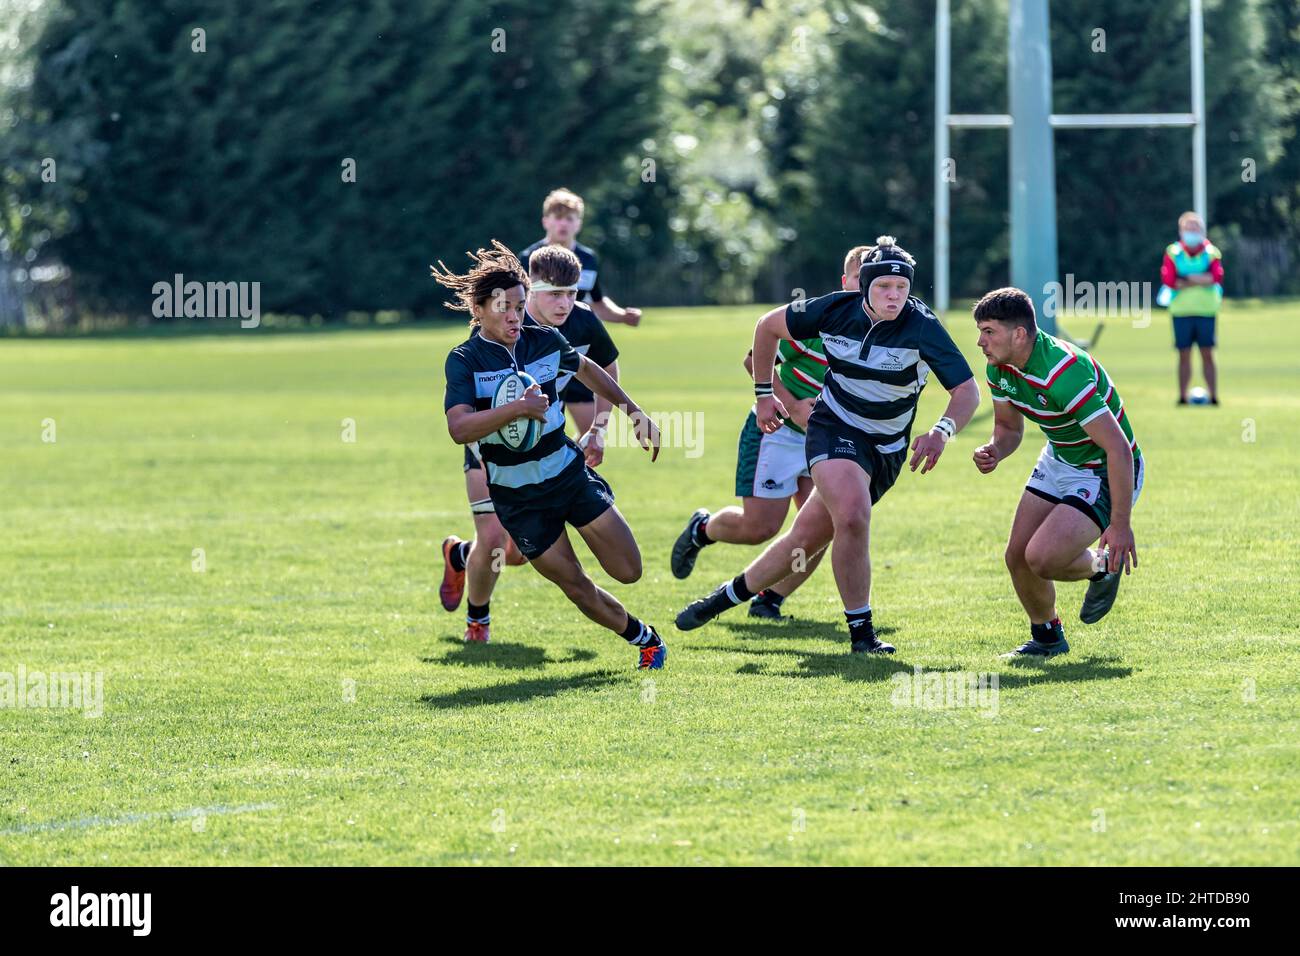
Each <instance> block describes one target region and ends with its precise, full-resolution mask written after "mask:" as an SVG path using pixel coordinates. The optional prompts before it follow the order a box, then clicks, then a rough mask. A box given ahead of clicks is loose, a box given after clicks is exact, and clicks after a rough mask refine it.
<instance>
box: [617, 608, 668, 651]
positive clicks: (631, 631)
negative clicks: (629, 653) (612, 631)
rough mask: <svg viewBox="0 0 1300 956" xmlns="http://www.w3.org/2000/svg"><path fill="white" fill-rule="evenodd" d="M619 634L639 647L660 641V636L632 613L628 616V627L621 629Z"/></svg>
mask: <svg viewBox="0 0 1300 956" xmlns="http://www.w3.org/2000/svg"><path fill="white" fill-rule="evenodd" d="M618 633H619V636H620V637H621V638H623V640H625V641H627V642H628V643H629V644H635V645H636V646H637V647H645V646H647V645H650V644H657V643H659V638H658V637H657V636H656V635H655V632H654V631H652V630H651V629H650V628H648V627H646V626H645V624H644V623H642V622H641V621H638V620H637V619H636V618H634V617H633V616H632V615H631V614H629V615H628V616H627V627H625V628H623V630H621V631H619V632H618Z"/></svg>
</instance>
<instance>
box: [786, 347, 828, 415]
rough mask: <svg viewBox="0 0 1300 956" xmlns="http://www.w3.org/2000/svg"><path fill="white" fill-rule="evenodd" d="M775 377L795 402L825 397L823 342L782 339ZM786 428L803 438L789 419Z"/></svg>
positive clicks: (824, 354) (824, 353)
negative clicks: (777, 377)
mask: <svg viewBox="0 0 1300 956" xmlns="http://www.w3.org/2000/svg"><path fill="white" fill-rule="evenodd" d="M776 358H777V366H776V374H777V375H778V376H779V377H780V379H781V384H782V385H784V386H785V387H786V389H787V390H789V392H790V394H791V395H793V396H794V397H795V398H816V397H817V396H818V395H820V394H821V393H822V387H823V385H824V383H825V380H826V367H827V366H826V352H825V350H824V349H823V347H822V340H821V339H820V338H814V339H798V340H794V341H792V340H790V339H782V340H781V341H780V342H779V343H778V344H777V347H776ZM785 424H786V427H787V428H790V429H792V430H794V431H797V432H799V433H800V434H803V429H802V428H800V427H799V426H798V425H796V424H795V423H794V422H793V421H791V420H790V419H788V418H787V419H785Z"/></svg>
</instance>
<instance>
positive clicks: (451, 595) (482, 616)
mask: <svg viewBox="0 0 1300 956" xmlns="http://www.w3.org/2000/svg"><path fill="white" fill-rule="evenodd" d="M581 273H582V263H581V261H580V260H579V259H578V257H577V256H576V255H575V254H574V253H572V252H570V251H569V250H568V249H566V248H564V247H563V246H543V247H542V248H540V249H538V250H537V251H536V252H534V253H533V255H532V258H531V259H530V260H529V266H528V278H529V287H528V299H527V302H526V305H525V312H524V324H525V325H536V324H538V323H540V324H542V325H549V326H553V327H555V328H558V329H561V330H562V332H563V334H564V338H565V341H567V342H568V343H569V344H570V345H572V346H573V347H574V349H575V350H577V351H578V352H579V353H581V354H582V355H585V356H586V357H587V358H589V359H591V360H592V361H593V362H595V363H596V364H597V365H599V366H600V367H601V368H603V369H604V370H605V371H606V372H607V373H609V376H610V378H612V379H614V381H616V382H617V381H618V349H617V348H616V347H615V345H614V342H613V340H612V339H611V338H610V336H609V333H608V332H607V331H606V330H605V325H604V323H602V322H601V321H600V320H599V319H598V318H596V316H595V314H594V313H593V312H592V311H591V309H590V308H588V307H587V306H585V305H583V304H582V303H581V302H577V301H576V299H577V294H578V283H579V278H580V276H581ZM507 381H513V380H507ZM573 381H574V377H573V375H572V373H569V372H564V373H562V374H561V375H560V376H559V377H558V378H557V379H556V382H555V387H556V392H557V394H558V395H559V400H558V402H557V404H559V405H560V407H561V409H562V410H564V411H567V412H569V413H570V414H571V415H572V414H573V406H572V405H571V404H570V403H569V402H567V401H566V400H565V395H567V394H569V391H568V390H569V389H570V387H571V386H572V384H573ZM584 393H585V394H586V395H587V396H591V400H590V401H588V404H589V405H592V408H589V409H587V411H586V413H585V415H584V416H583V418H582V420H584V421H585V422H586V424H585V425H584V426H583V428H584V431H583V433H582V436H581V437H580V438H579V439H578V447H580V448H581V449H583V453H584V455H585V457H586V460H587V464H588V465H590V466H591V467H592V468H598V467H600V463H601V461H602V460H603V459H604V454H605V437H604V436H605V423H606V421H607V420H608V418H609V413H610V407H609V402H608V401H607V400H605V399H603V398H598V397H594V396H592V395H591V391H590V389H585V388H584ZM513 397H514V396H511V397H510V398H511V399H513ZM577 420H578V417H577V416H575V421H577ZM519 421H520V422H532V423H534V424H536V421H535V420H534V419H531V418H523V419H520V420H519ZM517 427H519V428H522V427H524V426H523V425H519V426H517ZM506 437H507V444H510V445H519V444H521V443H522V441H521V437H522V436H519V435H516V434H514V433H510V434H507V436H506ZM528 444H532V442H531V441H530V442H528ZM465 488H466V491H467V493H468V496H469V506H470V513H471V514H472V515H473V518H474V538H473V539H472V540H470V541H463V540H461V539H460V538H459V537H457V536H456V535H454V534H451V535H448V536H447V537H446V538H444V539H443V541H442V559H443V571H442V583H441V584H440V585H439V587H438V598H439V600H440V601H441V602H442V606H443V609H444V610H447V611H454V610H456V609H457V608H458V607H460V602H461V598H462V597H464V596H466V594H468V598H469V600H468V603H467V606H466V613H465V640H466V642H467V643H479V644H486V643H488V641H489V640H491V624H492V616H491V598H492V592H493V591H494V590H495V589H496V583H497V578H498V577H500V575H501V568H502V565H503V564H523V563H524V557H523V555H521V554H520V553H519V550H518V549H517V548H516V547H515V543H514V542H513V541H512V540H511V539H510V536H509V535H508V534H506V531H505V528H503V527H501V522H500V521H498V520H497V516H496V506H495V505H493V504H492V498H491V496H490V495H489V494H488V487H487V476H486V475H485V474H484V471H483V462H482V461H481V460H480V459H479V454H478V443H477V442H471V443H470V444H468V445H466V446H465ZM503 559H504V560H503Z"/></svg>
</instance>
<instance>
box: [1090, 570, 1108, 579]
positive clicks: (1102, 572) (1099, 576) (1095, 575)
mask: <svg viewBox="0 0 1300 956" xmlns="http://www.w3.org/2000/svg"><path fill="white" fill-rule="evenodd" d="M1105 576H1106V572H1105V571H1098V572H1097V573H1096V574H1094V575H1093V576H1092V577H1090V578H1088V580H1089V581H1100V580H1101V579H1102V578H1104V577H1105Z"/></svg>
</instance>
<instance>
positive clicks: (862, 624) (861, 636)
mask: <svg viewBox="0 0 1300 956" xmlns="http://www.w3.org/2000/svg"><path fill="white" fill-rule="evenodd" d="M844 620H845V621H847V622H848V625H849V640H851V641H853V642H854V643H857V642H858V641H865V640H867V639H869V638H873V637H875V636H876V629H875V628H874V627H873V626H872V624H871V608H870V607H867V608H864V609H862V610H858V611H845V612H844Z"/></svg>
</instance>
